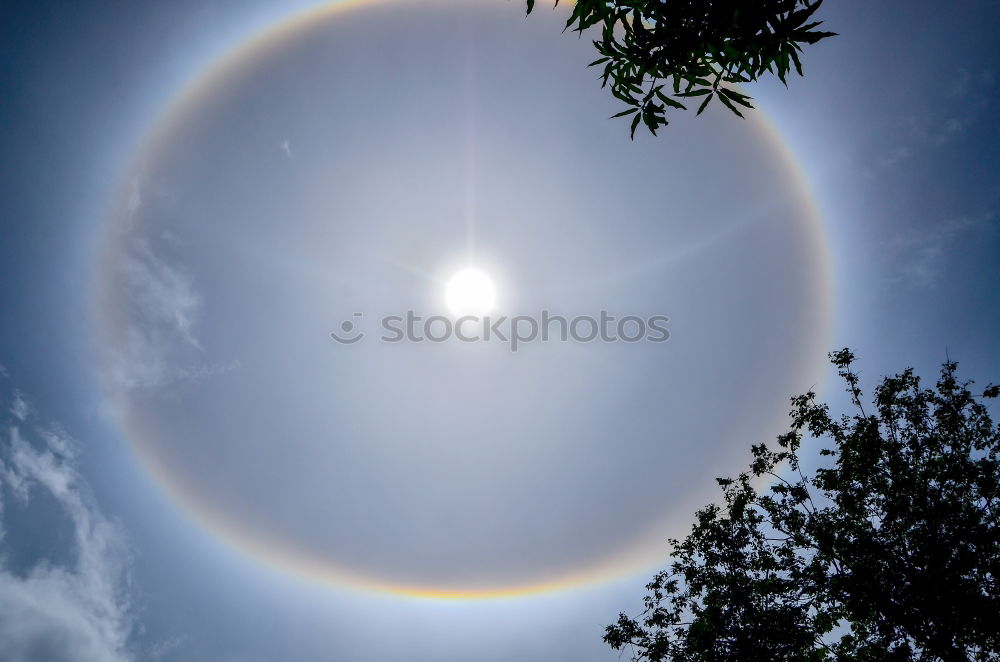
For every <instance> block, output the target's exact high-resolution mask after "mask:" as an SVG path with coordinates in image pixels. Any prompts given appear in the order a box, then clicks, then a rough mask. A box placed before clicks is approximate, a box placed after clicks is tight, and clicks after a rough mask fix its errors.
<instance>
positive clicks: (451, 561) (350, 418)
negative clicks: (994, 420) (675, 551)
mask: <svg viewBox="0 0 1000 662" xmlns="http://www.w3.org/2000/svg"><path fill="white" fill-rule="evenodd" d="M821 13H822V18H823V19H824V20H825V21H826V25H827V26H828V28H829V29H831V30H834V31H836V32H837V33H839V36H838V37H836V38H834V39H829V40H826V41H824V42H822V43H821V44H819V45H816V46H814V47H811V48H809V49H808V50H807V52H806V54H805V57H804V63H805V68H806V76H805V77H804V78H795V79H792V80H791V81H790V83H789V86H788V87H787V89H786V88H785V87H784V86H782V85H781V84H780V83H779V82H778V81H776V80H767V81H762V82H760V83H757V84H754V85H753V86H750V87H749V89H748V90H747V91H748V92H749V93H750V94H751V95H752V96H753V97H754V98H755V100H756V103H757V106H758V109H757V110H756V111H754V112H752V113H750V114H749V116H748V118H747V119H746V120H739V119H738V118H735V117H732V116H730V115H728V114H727V113H726V112H724V110H721V111H720V110H719V109H715V110H714V111H712V110H710V111H709V112H707V113H706V114H705V115H704V116H703V117H699V118H694V117H690V116H683V115H682V116H677V117H676V118H675V119H674V121H673V122H672V123H671V125H670V126H669V127H667V128H666V129H665V130H663V131H662V132H661V134H660V135H659V136H658V137H655V138H654V137H651V136H647V135H644V134H641V133H640V134H639V135H637V137H636V140H635V141H634V142H633V141H630V140H629V139H628V130H627V124H626V123H623V122H622V121H620V120H609V119H608V117H609V116H610V115H611V114H613V113H614V112H616V111H617V110H619V107H618V106H617V105H616V102H615V100H614V99H613V98H611V96H610V94H608V93H607V91H606V90H601V89H600V86H599V83H598V81H597V80H596V79H595V78H596V76H595V71H594V70H592V69H587V67H586V64H587V63H588V62H590V61H591V60H593V59H594V58H595V56H593V53H592V46H591V45H590V44H589V42H588V41H587V40H586V39H577V38H576V37H574V36H572V35H569V34H563V33H561V32H560V28H561V21H562V20H564V17H565V15H566V11H565V8H560V9H558V10H556V11H555V12H552V11H549V10H548V9H547V8H544V7H539V9H537V10H536V13H535V14H532V15H531V16H530V17H528V18H525V17H524V16H523V7H522V6H521V5H520V4H519V3H517V2H514V1H513V0H511V1H507V0H504V1H500V0H463V1H462V2H447V3H446V2H438V1H435V0H431V1H429V2H419V3H418V2H413V1H406V0H399V1H391V0H359V1H357V2H349V3H342V4H340V5H337V3H334V4H333V5H330V6H325V5H322V4H321V3H320V4H316V3H310V2H308V1H306V0H301V1H297V0H289V1H287V2H263V1H256V0H251V1H247V0H243V1H241V2H236V1H235V0H213V1H212V2H193V1H190V2H189V1H188V0H178V1H177V2H173V3H169V4H167V3H155V2H145V1H142V2H136V1H133V2H128V3H125V2H119V1H116V0H103V1H95V2H91V1H89V0H88V1H86V2H74V3H57V2H51V3H28V2H17V1H12V2H7V3H5V4H4V5H3V7H2V8H0V18H2V20H0V31H2V35H0V100H2V102H0V126H2V130H0V173H2V176H0V212H2V213H0V219H2V221H0V222H2V224H3V225H2V227H3V235H2V236H3V241H2V242H0V283H2V284H3V287H0V310H2V311H3V316H2V319H3V324H2V326H0V366H2V369H0V417H2V419H3V423H4V425H3V431H2V435H0V517H2V520H0V649H2V650H4V651H5V652H6V654H7V655H9V656H12V657H11V658H10V659H12V660H18V661H21V660H24V661H27V660H46V661H49V660H77V661H80V660H83V661H90V660H94V661H114V662H124V661H138V660H143V661H145V660H164V661H168V662H169V661H172V660H177V661H181V660H183V661H185V662H186V661H192V662H200V661H206V662H208V661H213V662H218V661H222V662H237V661H240V662H265V661H270V660H285V659H294V660H303V661H312V660H315V661H328V660H362V661H363V660H385V659H400V658H404V657H405V659H410V660H435V661H448V660H456V661H458V660H462V661H479V660H482V661H492V660H498V661H499V660H511V659H517V660H563V659H567V660H568V659H573V660H594V661H597V660H613V659H618V658H617V655H618V654H617V653H616V652H614V651H611V650H610V649H608V648H607V647H606V646H605V645H604V644H603V643H602V642H601V635H602V633H603V627H604V625H606V624H608V623H611V622H612V621H614V620H615V618H616V616H617V614H618V612H619V611H626V612H629V613H636V612H638V611H639V610H640V609H641V597H642V587H643V585H644V584H645V583H646V581H648V579H649V577H650V576H651V575H652V573H653V572H655V570H656V569H657V568H658V567H661V566H663V565H664V564H665V562H666V560H667V555H668V553H669V550H668V546H667V544H666V539H667V538H668V537H670V536H680V535H683V532H684V530H685V529H686V527H688V526H689V525H690V522H691V517H692V514H693V512H694V510H695V509H696V508H698V507H700V506H702V505H704V504H705V503H708V502H709V501H711V500H712V499H713V498H716V491H715V490H716V488H715V484H714V481H713V480H712V478H713V477H715V476H718V475H726V474H731V473H734V472H737V471H739V470H740V469H741V468H742V467H744V466H745V464H746V461H747V458H748V456H749V447H750V445H751V444H753V443H758V442H760V441H765V440H770V439H773V438H774V436H775V435H777V434H779V433H780V432H782V431H783V430H784V429H785V428H786V423H785V420H786V414H787V411H788V408H789V405H788V398H789V397H791V396H792V395H794V394H797V393H802V392H805V391H807V390H809V389H816V390H818V391H819V393H820V395H821V397H823V398H825V399H827V400H828V401H829V402H831V404H832V405H833V406H834V407H843V406H844V405H845V401H844V397H843V394H842V393H841V392H840V391H839V390H838V386H837V384H836V383H835V380H833V379H831V374H830V371H829V370H828V369H827V367H826V365H825V355H826V352H828V351H831V350H834V349H838V348H840V347H844V346H849V347H851V348H852V349H854V351H855V352H856V354H857V355H858V356H859V358H860V364H859V366H860V369H861V372H862V375H863V378H864V380H865V383H866V384H868V385H871V384H872V383H874V381H875V380H876V379H877V377H878V376H879V375H882V374H889V373H893V372H897V371H900V370H902V369H904V368H905V367H908V366H913V367H914V368H916V369H917V371H918V372H919V373H921V374H923V375H925V376H926V377H928V378H931V377H933V375H934V372H935V370H936V367H937V366H938V365H939V364H940V363H941V362H942V361H944V360H946V359H947V358H951V359H954V360H957V361H959V363H960V366H961V373H962V374H963V375H965V376H967V377H969V378H972V379H975V380H977V382H979V383H981V384H983V385H985V384H986V383H987V382H989V381H990V380H993V381H997V380H998V375H1000V348H998V343H997V342H996V338H997V337H1000V306H998V297H1000V290H998V288H997V287H996V283H997V282H1000V278H998V277H1000V178H998V175H997V172H998V171H1000V170H998V166H1000V164H998V159H1000V156H997V154H998V153H1000V150H998V147H1000V123H998V121H997V117H1000V114H998V112H997V103H998V93H1000V53H997V52H996V48H995V45H994V42H995V37H994V34H993V33H994V32H995V26H996V25H998V24H1000V5H998V3H996V2H987V1H978V2H956V3H949V4H948V5H947V6H945V5H943V4H942V3H931V2H907V3H903V2H883V3H865V2H860V1H855V0H842V1H841V2H838V3H829V4H828V6H827V5H824V7H823V9H822V10H821ZM466 267H474V268H476V269H478V270H480V271H481V272H483V273H486V274H488V275H489V277H490V278H491V279H492V281H493V283H494V285H495V291H496V303H495V305H494V308H495V310H494V311H493V315H494V316H495V317H501V316H503V317H505V318H506V319H508V323H510V322H509V319H510V318H513V317H517V316H521V317H522V318H523V320H522V322H521V324H522V325H523V328H522V330H523V329H524V328H528V327H530V325H531V323H532V320H534V321H535V323H537V322H538V319H539V317H540V316H541V314H542V311H543V310H544V311H547V313H548V314H550V315H555V316H562V317H565V318H566V319H567V325H568V321H569V320H574V319H577V318H586V319H597V320H599V319H600V316H601V314H602V311H603V314H605V315H611V316H615V317H616V319H617V320H621V319H622V318H624V317H626V316H630V318H631V320H632V321H631V322H629V324H631V326H628V325H626V326H625V327H621V326H618V327H615V326H614V325H613V324H612V329H613V330H616V331H618V332H619V333H618V335H623V334H622V333H621V332H622V331H623V330H626V331H627V330H629V329H632V330H635V329H637V328H640V327H639V326H638V325H639V324H642V325H643V326H642V327H641V328H642V329H643V330H645V331H647V332H648V331H649V330H650V326H649V325H650V321H651V320H652V319H653V318H654V317H657V316H659V317H660V318H662V319H663V320H665V321H664V322H663V323H662V324H663V325H664V328H666V329H667V333H665V334H661V335H665V336H667V337H664V338H661V339H659V340H656V339H651V337H650V335H649V334H648V333H647V334H646V335H645V336H644V337H642V338H640V339H638V340H636V341H634V342H625V341H623V340H622V339H621V338H618V339H612V340H602V339H601V338H600V337H598V338H596V339H594V340H590V341H583V340H581V339H579V338H575V339H567V340H565V341H563V340H560V339H559V338H558V337H553V338H550V339H548V340H542V339H541V338H540V337H534V336H532V337H524V338H523V339H522V340H521V341H520V344H519V345H518V344H517V341H515V342H514V343H512V342H511V341H510V339H509V337H510V336H512V335H516V334H517V333H518V331H517V329H515V328H512V327H511V326H507V327H503V328H500V331H501V336H502V335H503V333H504V332H506V334H507V336H508V339H507V340H503V339H502V337H497V336H496V334H495V333H494V336H493V338H492V340H486V339H485V338H482V337H480V338H478V339H477V340H475V341H471V342H464V341H462V340H461V339H460V338H458V337H456V336H454V334H452V335H451V336H450V337H448V338H446V339H442V340H441V341H439V342H438V341H432V340H428V339H425V340H423V341H421V342H414V341H411V340H408V339H406V338H404V339H402V340H400V341H399V342H389V341H387V340H386V339H385V336H386V335H392V334H387V333H386V327H385V326H383V325H384V324H385V320H386V319H387V318H389V317H393V316H397V317H398V318H399V319H405V316H406V314H407V311H412V314H414V315H419V316H421V318H422V320H425V321H426V320H427V319H428V318H430V317H431V316H438V319H437V321H436V322H434V323H433V324H432V325H431V326H427V325H423V326H419V327H418V328H419V330H422V331H423V332H425V335H432V336H433V335H434V334H435V333H436V332H437V333H440V332H441V330H442V329H444V328H445V325H448V324H453V323H455V320H456V317H457V316H458V313H456V312H455V311H454V310H450V309H449V307H448V303H447V297H446V296H445V292H446V288H447V283H448V281H449V278H451V277H452V275H453V274H455V273H456V272H460V271H461V270H462V269H463V268H466ZM435 324H436V326H434V325H435ZM585 326H586V324H585ZM467 328H472V327H471V326H470V327H467ZM556 329H557V330H558V325H557V327H556ZM453 330H454V329H453ZM331 333H337V334H341V335H344V334H348V335H350V337H352V338H353V337H357V338H358V341H357V342H356V343H343V342H338V341H337V340H336V339H335V338H334V337H333V336H331ZM554 335H556V334H555V333H554Z"/></svg>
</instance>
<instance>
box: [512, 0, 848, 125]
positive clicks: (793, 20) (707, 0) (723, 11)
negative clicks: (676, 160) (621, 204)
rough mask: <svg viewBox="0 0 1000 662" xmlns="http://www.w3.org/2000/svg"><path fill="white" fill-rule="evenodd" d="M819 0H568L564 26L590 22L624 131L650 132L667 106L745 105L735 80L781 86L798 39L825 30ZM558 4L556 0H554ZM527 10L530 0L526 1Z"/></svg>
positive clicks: (736, 109) (796, 62) (798, 65)
mask: <svg viewBox="0 0 1000 662" xmlns="http://www.w3.org/2000/svg"><path fill="white" fill-rule="evenodd" d="M822 3H823V0H576V3H575V4H574V5H573V12H572V14H571V15H570V17H569V19H568V20H567V22H566V29H570V28H572V29H573V31H575V32H578V33H581V34H582V33H583V32H584V31H585V30H587V29H589V28H592V27H595V26H597V28H598V29H599V30H600V31H601V37H600V39H596V40H594V47H595V48H596V49H597V51H598V53H599V54H600V57H599V58H598V59H597V60H595V61H594V62H592V63H591V65H590V66H594V67H597V66H603V72H602V74H601V81H602V86H604V87H608V86H610V89H611V93H612V94H613V95H614V96H615V97H616V98H617V99H619V100H620V101H622V102H623V103H625V104H626V105H627V106H628V108H627V109H625V110H623V111H622V112H620V113H617V114H616V115H614V116H613V117H627V116H632V120H631V122H632V123H631V135H632V137H633V138H634V137H635V132H636V129H637V128H638V126H639V124H640V123H642V124H644V125H645V126H646V128H647V129H648V130H649V131H650V132H651V133H653V134H654V135H655V134H656V130H657V129H658V128H659V127H661V126H665V125H667V124H669V121H668V119H667V111H668V109H675V110H685V109H687V104H688V103H693V104H697V113H698V114H699V115H700V114H701V113H702V112H703V111H704V110H705V108H706V107H708V104H709V103H710V102H711V101H712V100H713V99H718V100H719V101H720V102H722V104H723V105H724V106H726V108H728V109H729V110H731V111H732V112H733V113H735V114H737V115H739V116H740V117H742V116H743V113H742V112H741V110H740V108H752V107H753V106H752V104H751V99H750V97H749V96H747V95H746V94H743V93H742V92H740V91H738V90H737V89H736V88H735V86H736V85H738V84H740V83H748V82H751V81H755V80H757V79H758V78H760V77H761V76H763V75H765V74H777V76H778V78H780V79H781V81H782V82H783V83H785V84H786V85H787V77H788V75H789V73H790V72H791V71H792V68H793V67H794V69H795V71H796V72H797V73H798V74H799V75H802V62H801V60H800V58H799V54H800V53H801V52H802V45H803V44H815V43H816V42H818V41H820V40H822V39H825V38H827V37H830V36H833V35H834V33H832V32H823V31H820V30H818V29H817V28H818V27H819V26H820V25H821V21H817V20H814V16H815V13H816V11H817V10H818V9H819V8H820V6H821V5H822ZM556 4H557V5H558V4H559V0H556ZM527 5H528V13H529V14H530V13H531V11H532V10H533V9H534V5H535V2H534V0H527Z"/></svg>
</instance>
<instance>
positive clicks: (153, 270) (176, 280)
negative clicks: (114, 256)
mask: <svg viewBox="0 0 1000 662" xmlns="http://www.w3.org/2000/svg"><path fill="white" fill-rule="evenodd" d="M120 270H121V273H122V277H123V280H124V283H125V285H126V287H127V288H128V291H129V300H130V301H131V302H134V304H135V307H134V311H133V313H132V318H131V320H130V322H129V323H128V325H127V327H126V328H125V330H124V338H123V339H122V343H121V344H120V346H119V347H118V348H116V350H115V355H114V359H113V361H112V365H111V368H110V370H111V379H112V381H113V382H114V383H115V384H116V385H118V386H119V387H121V388H125V389H135V388H139V389H143V388H153V387H156V386H161V385H163V384H167V383H170V382H172V381H175V380H176V379H178V378H180V377H182V376H183V375H180V374H178V371H177V369H176V368H174V367H173V366H174V365H176V364H177V361H176V357H177V355H178V354H179V353H183V351H184V350H185V349H187V350H196V351H200V350H201V343H200V342H199V341H198V337H197V335H196V333H195V326H196V324H197V320H198V316H199V313H200V310H201V297H200V296H199V295H198V292H197V291H196V289H195V286H194V278H193V277H192V276H191V275H190V274H189V273H187V271H186V270H184V269H183V267H181V266H180V265H176V264H171V263H170V262H168V261H167V260H166V259H164V258H161V257H159V256H157V255H156V254H155V253H154V252H153V250H152V249H151V248H150V246H149V244H148V243H147V242H144V241H137V242H135V243H134V244H133V246H132V249H131V250H130V251H129V253H128V254H127V256H126V257H125V259H124V260H123V261H122V264H121V267H120Z"/></svg>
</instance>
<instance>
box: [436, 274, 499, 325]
mask: <svg viewBox="0 0 1000 662" xmlns="http://www.w3.org/2000/svg"><path fill="white" fill-rule="evenodd" d="M445 302H446V303H447V304H448V310H449V311H451V313H452V314H453V315H455V316H457V317H461V316H463V315H473V316H476V317H482V316H483V315H486V314H488V313H489V312H490V311H491V310H493V305H494V304H495V303H496V288H494V287H493V281H492V280H491V279H490V277H489V276H487V275H486V274H485V273H483V272H482V271H480V270H479V269H463V270H461V271H459V272H458V273H456V274H455V275H454V276H452V277H451V279H449V280H448V284H447V285H446V286H445Z"/></svg>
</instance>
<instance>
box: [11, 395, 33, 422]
mask: <svg viewBox="0 0 1000 662" xmlns="http://www.w3.org/2000/svg"><path fill="white" fill-rule="evenodd" d="M10 413H11V414H13V415H14V418H16V419H17V420H19V421H23V420H24V419H26V418H27V417H28V414H30V413H31V408H30V407H29V406H28V402H27V401H26V400H25V399H24V398H23V397H22V396H21V392H20V391H14V401H13V402H12V403H11V405H10Z"/></svg>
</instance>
